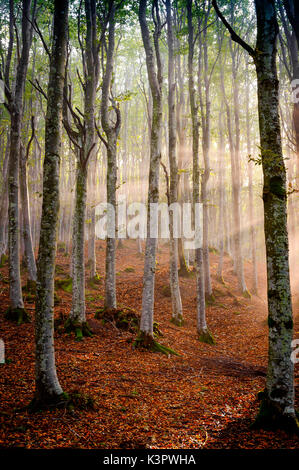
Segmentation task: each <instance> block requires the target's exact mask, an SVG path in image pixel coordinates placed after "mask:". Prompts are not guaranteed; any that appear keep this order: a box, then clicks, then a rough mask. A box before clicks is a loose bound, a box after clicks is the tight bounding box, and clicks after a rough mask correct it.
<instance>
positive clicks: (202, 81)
mask: <svg viewBox="0 0 299 470" xmlns="http://www.w3.org/2000/svg"><path fill="white" fill-rule="evenodd" d="M210 10H211V4H210V2H204V3H203V18H200V19H199V21H198V39H199V57H198V95H199V104H200V115H201V130H202V154H203V163H204V169H203V172H202V175H201V195H200V196H201V202H202V205H203V263H204V277H205V295H206V296H207V298H208V299H212V298H213V289H212V282H211V273H210V254H209V194H208V183H209V179H210V172H211V169H210V143H211V142H210V141H211V100H210V81H211V76H212V74H211V71H210V70H209V57H208V37H207V32H208V28H207V24H208V18H209V15H210ZM216 60H217V58H216Z"/></svg>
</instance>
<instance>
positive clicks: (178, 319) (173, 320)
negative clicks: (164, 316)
mask: <svg viewBox="0 0 299 470" xmlns="http://www.w3.org/2000/svg"><path fill="white" fill-rule="evenodd" d="M170 321H171V323H173V324H174V325H176V326H183V324H184V318H183V316H182V315H178V316H176V317H171V320H170Z"/></svg>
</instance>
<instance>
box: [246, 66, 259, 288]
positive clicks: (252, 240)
mask: <svg viewBox="0 0 299 470" xmlns="http://www.w3.org/2000/svg"><path fill="white" fill-rule="evenodd" d="M246 77H247V78H246V80H247V82H246V85H247V86H246V141H247V155H251V139H250V117H249V71H248V61H246ZM252 165H253V162H252V161H248V190H249V224H250V228H249V230H250V244H251V260H252V277H253V284H252V293H253V294H255V295H257V293H258V287H257V286H258V277H257V276H258V275H257V259H256V231H255V221H254V216H253V207H254V201H253V181H252Z"/></svg>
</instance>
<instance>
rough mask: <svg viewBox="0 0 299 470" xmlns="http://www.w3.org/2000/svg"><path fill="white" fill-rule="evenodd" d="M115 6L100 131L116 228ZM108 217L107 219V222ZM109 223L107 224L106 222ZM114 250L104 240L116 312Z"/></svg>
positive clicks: (108, 289)
mask: <svg viewBox="0 0 299 470" xmlns="http://www.w3.org/2000/svg"><path fill="white" fill-rule="evenodd" d="M115 8H116V6H115V3H114V1H112V3H111V14H110V20H109V32H108V50H107V60H106V68H105V73H104V77H103V84H102V102H101V121H102V127H103V129H104V132H105V134H106V137H107V141H106V142H105V143H106V148H107V203H108V204H109V206H110V208H111V209H112V211H113V214H111V217H112V219H113V220H112V219H111V221H110V222H111V223H112V225H113V226H114V229H115V226H116V181H117V166H116V152H117V150H116V144H117V138H118V135H119V131H120V126H121V119H120V111H119V108H118V107H117V106H116V104H115V102H114V100H113V99H112V106H113V109H114V111H115V113H116V117H117V120H116V123H115V124H112V123H111V122H110V119H109V92H110V87H111V81H112V72H113V60H114V45H115ZM109 218H110V217H109V216H108V219H109ZM108 223H109V222H108ZM115 249H116V239H115V236H114V237H110V236H107V242H106V277H105V307H106V308H116V281H115Z"/></svg>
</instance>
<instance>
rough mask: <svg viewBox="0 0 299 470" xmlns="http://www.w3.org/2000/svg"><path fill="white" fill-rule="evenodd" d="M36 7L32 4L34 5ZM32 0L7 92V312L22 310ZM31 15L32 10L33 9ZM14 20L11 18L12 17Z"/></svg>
mask: <svg viewBox="0 0 299 470" xmlns="http://www.w3.org/2000/svg"><path fill="white" fill-rule="evenodd" d="M34 6H35V4H34ZM30 10H31V0H23V2H22V50H21V55H20V59H19V61H18V65H17V74H16V81H15V84H14V91H13V92H12V93H11V95H10V100H9V109H10V116H11V131H10V155H9V165H8V200H9V205H8V251H9V296H10V309H9V310H10V313H11V314H12V316H13V315H14V311H16V310H24V303H23V296H22V286H21V274H20V247H19V231H20V220H19V162H20V148H21V133H22V118H23V98H24V89H25V81H26V75H27V69H28V61H29V51H30V46H31V41H32V26H31V23H30V16H31V11H30ZM33 14H34V12H33ZM12 20H13V19H12Z"/></svg>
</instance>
